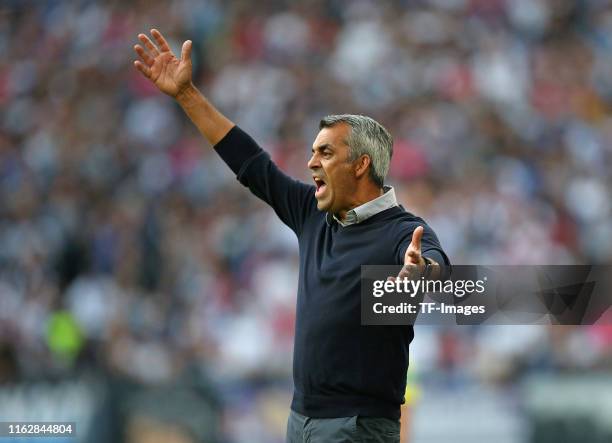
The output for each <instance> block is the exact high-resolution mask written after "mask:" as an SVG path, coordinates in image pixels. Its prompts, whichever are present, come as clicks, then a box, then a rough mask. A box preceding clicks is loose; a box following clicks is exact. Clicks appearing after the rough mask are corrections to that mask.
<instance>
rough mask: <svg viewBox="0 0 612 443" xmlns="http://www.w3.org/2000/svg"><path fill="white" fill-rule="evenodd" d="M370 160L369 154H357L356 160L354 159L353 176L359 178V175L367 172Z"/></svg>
mask: <svg viewBox="0 0 612 443" xmlns="http://www.w3.org/2000/svg"><path fill="white" fill-rule="evenodd" d="M370 163H371V160H370V156H369V155H366V154H363V155H361V156H359V158H358V159H357V160H355V163H354V165H355V177H356V178H361V176H363V175H365V174H367V172H368V166H370Z"/></svg>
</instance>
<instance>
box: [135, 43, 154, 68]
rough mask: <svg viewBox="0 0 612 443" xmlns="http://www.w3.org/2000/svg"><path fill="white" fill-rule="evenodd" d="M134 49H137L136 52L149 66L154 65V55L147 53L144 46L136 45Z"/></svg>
mask: <svg viewBox="0 0 612 443" xmlns="http://www.w3.org/2000/svg"><path fill="white" fill-rule="evenodd" d="M134 51H136V54H138V55H139V56H140V58H141V59H142V61H143V62H145V64H146V65H147V66H153V62H154V59H153V57H151V56H150V55H149V54H147V51H145V50H144V48H143V47H142V46H140V45H134Z"/></svg>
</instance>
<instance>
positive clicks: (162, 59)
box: [134, 29, 235, 146]
mask: <svg viewBox="0 0 612 443" xmlns="http://www.w3.org/2000/svg"><path fill="white" fill-rule="evenodd" d="M151 36H152V37H153V40H151V39H150V38H149V37H147V36H146V35H145V34H139V35H138V39H139V40H140V41H141V42H142V45H143V46H141V45H134V50H135V51H136V54H138V56H139V58H140V59H139V60H136V61H134V66H135V67H136V69H138V70H139V71H140V72H141V73H142V75H144V76H145V77H146V78H148V79H149V80H150V81H151V82H152V83H153V84H154V85H155V86H156V87H157V88H158V89H159V90H160V91H162V92H163V93H165V94H167V95H169V96H170V97H172V98H174V99H175V100H176V101H177V103H178V104H179V105H180V106H181V107H182V108H183V110H184V111H185V113H186V114H187V116H188V117H189V118H190V119H191V121H192V122H193V124H194V125H196V127H197V128H198V130H199V131H200V133H201V134H202V135H203V136H204V138H206V139H207V140H208V141H209V142H210V144H211V145H213V146H214V145H216V144H217V143H219V142H220V141H221V140H222V139H223V137H225V135H226V134H227V133H228V132H229V131H230V129H232V127H233V126H235V125H234V123H233V122H232V121H231V120H229V119H228V118H227V117H225V116H224V115H223V114H221V112H219V111H218V110H217V109H216V108H215V107H214V106H213V105H212V104H211V103H210V102H209V101H208V100H207V99H206V98H205V97H204V96H203V95H202V94H201V93H200V91H198V89H197V88H196V87H195V85H194V84H193V81H192V66H191V47H192V42H191V40H187V41H186V42H184V43H183V48H182V51H181V58H180V59H178V58H177V57H176V56H175V55H174V53H173V52H172V51H171V50H170V46H168V42H167V41H166V39H165V38H164V36H163V35H162V34H161V33H160V32H159V31H158V30H157V29H151Z"/></svg>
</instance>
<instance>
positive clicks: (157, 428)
mask: <svg viewBox="0 0 612 443" xmlns="http://www.w3.org/2000/svg"><path fill="white" fill-rule="evenodd" d="M151 27H157V28H158V29H160V30H161V31H162V32H163V33H164V34H165V35H166V37H168V38H169V40H170V42H171V46H172V47H173V48H174V50H175V51H178V52H180V50H179V49H180V45H181V43H182V42H183V41H184V40H186V39H192V40H193V42H194V52H193V57H194V69H195V80H196V83H197V85H198V86H199V87H200V88H201V90H202V91H203V92H204V93H205V94H206V95H207V96H208V97H209V98H210V99H211V100H212V101H213V102H214V103H215V104H216V105H218V106H219V107H220V108H221V109H222V110H223V111H224V112H225V113H226V114H227V115H228V116H229V117H230V118H232V119H233V120H234V121H236V122H237V123H238V124H240V125H241V126H242V127H243V128H244V129H246V130H247V131H248V132H250V133H251V134H252V135H253V136H254V137H255V139H256V140H258V142H259V143H260V144H261V145H262V146H263V147H265V149H267V150H268V151H269V152H271V153H272V155H273V158H274V159H275V161H276V162H277V163H278V164H279V165H280V166H281V167H282V168H283V169H284V170H285V171H287V172H288V173H290V174H291V175H293V176H295V177H300V178H303V179H305V180H309V175H308V171H307V168H306V162H307V160H308V157H309V151H310V147H311V144H312V141H313V140H314V138H315V136H316V133H317V124H318V120H319V119H320V118H321V117H322V116H324V115H326V114H334V113H363V114H367V115H370V116H372V117H374V118H376V119H377V120H378V121H380V122H381V123H382V124H384V125H385V126H386V127H387V128H388V129H389V130H390V132H391V133H392V134H393V136H394V137H395V152H394V158H393V163H392V168H391V172H390V177H389V183H390V184H392V185H394V186H395V188H396V191H397V193H398V198H399V200H400V202H401V204H402V205H404V207H406V208H407V210H409V211H410V212H413V213H415V214H418V215H421V216H423V217H424V218H425V219H426V220H427V221H428V223H429V224H430V225H431V226H432V227H433V228H434V229H435V230H436V232H437V233H438V235H439V237H440V240H441V243H442V245H443V246H444V248H445V249H446V251H447V253H448V255H449V256H450V258H451V261H452V262H453V263H454V264H489V265H490V264H572V263H592V264H611V263H612V217H611V206H612V198H611V188H612V167H611V166H612V1H608V0H582V1H578V0H576V1H570V0H394V1H384V2H382V1H361V0H356V1H339V0H335V1H322V0H306V1H280V0H259V1H257V2H249V1H220V0H219V1H214V0H175V1H172V2H149V1H145V0H143V1H129V2H127V1H95V0H91V1H70V2H69V1H52V0H50V1H44V2H42V1H27V0H2V1H1V2H0V110H1V111H0V420H68V421H76V422H77V429H78V432H77V433H78V440H75V441H79V442H87V443H102V442H129V443H132V442H133V443H155V442H161V441H163V442H166V443H168V442H169V443H184V442H204V443H210V442H213V443H215V442H225V443H241V442H248V443H258V442H262V443H263V442H281V441H283V438H284V432H285V423H286V418H287V415H288V408H289V403H290V397H291V389H292V388H291V353H292V340H293V327H294V318H295V315H294V303H295V294H296V286H297V283H296V282H297V242H296V240H295V238H294V236H293V233H292V232H291V231H290V230H289V229H288V228H285V227H284V226H283V225H282V224H281V223H280V222H279V221H278V220H277V219H276V218H275V215H274V213H273V211H272V210H270V209H269V208H268V207H266V206H265V205H264V204H262V203H261V202H260V201H258V200H257V199H256V198H255V197H253V196H251V195H250V194H249V193H248V192H247V190H246V189H244V188H242V187H241V186H240V185H239V183H238V182H237V181H236V180H235V178H234V177H233V175H232V174H231V173H230V172H229V170H228V168H227V167H226V166H225V165H224V164H222V162H221V161H220V160H219V159H218V158H217V157H216V156H215V154H214V152H213V151H212V150H211V149H210V147H209V146H207V145H206V143H205V142H204V141H203V140H202V139H201V138H200V137H199V136H198V134H197V132H196V131H195V130H194V129H193V128H192V127H191V124H190V123H189V121H188V120H187V118H186V117H184V116H183V115H182V113H181V111H180V109H179V108H178V107H177V106H176V105H175V104H174V102H173V101H172V100H171V99H170V98H168V97H166V96H162V95H161V94H159V93H158V92H156V90H155V89H154V88H153V87H152V86H151V85H150V84H149V83H148V81H147V80H145V79H144V78H143V77H142V76H140V74H139V73H138V72H137V71H136V70H135V69H134V68H133V66H132V60H133V59H134V53H133V49H132V47H133V45H134V44H135V43H137V39H136V35H137V34H138V33H139V32H147V31H148V30H149V29H150V28H151ZM611 370H612V329H611V327H609V326H590V327H587V326H585V327H570V326H565V327H561V326H557V327H545V326H529V327H526V326H523V327H521V326H497V327H495V326H488V327H467V326H463V327H455V328H450V329H447V328H436V327H433V326H429V327H426V326H421V327H417V328H416V338H415V340H414V342H413V346H412V347H411V374H410V379H411V383H410V387H409V398H410V405H409V407H407V408H405V414H406V415H405V417H407V418H406V420H407V421H408V422H409V423H410V424H409V432H408V434H409V438H410V441H411V442H416V443H442V442H449V441H453V442H470V443H479V442H483V443H484V442H487V443H488V442H491V441H496V442H498V443H515V442H516V443H523V442H525V443H526V442H537V443H541V442H553V441H554V442H568V443H569V442H591V443H592V442H596V443H597V442H609V441H612V375H611V374H612V371H611ZM1 440H2V439H0V441H1ZM11 441H14V440H11ZM36 441H39V442H40V441H41V440H40V439H38V440H36Z"/></svg>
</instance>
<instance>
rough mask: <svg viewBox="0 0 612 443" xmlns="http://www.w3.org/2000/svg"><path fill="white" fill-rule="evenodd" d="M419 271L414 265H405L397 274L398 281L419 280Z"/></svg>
mask: <svg viewBox="0 0 612 443" xmlns="http://www.w3.org/2000/svg"><path fill="white" fill-rule="evenodd" d="M420 274H421V271H420V270H419V268H418V266H417V265H415V264H406V265H404V266H403V267H402V270H401V271H400V273H399V274H398V277H399V278H400V279H404V278H407V279H409V280H414V279H417V278H419V276H420Z"/></svg>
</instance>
